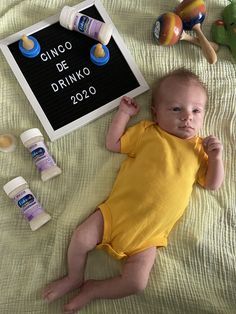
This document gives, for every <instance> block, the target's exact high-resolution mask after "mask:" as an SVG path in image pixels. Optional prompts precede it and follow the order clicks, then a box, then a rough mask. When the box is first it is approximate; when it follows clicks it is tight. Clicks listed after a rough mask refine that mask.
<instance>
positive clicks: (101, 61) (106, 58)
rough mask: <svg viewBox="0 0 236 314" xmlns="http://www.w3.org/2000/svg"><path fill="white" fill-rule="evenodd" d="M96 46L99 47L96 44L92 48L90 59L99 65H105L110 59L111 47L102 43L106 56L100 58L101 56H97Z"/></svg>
mask: <svg viewBox="0 0 236 314" xmlns="http://www.w3.org/2000/svg"><path fill="white" fill-rule="evenodd" d="M96 47H97V45H94V46H92V48H91V49H90V60H91V61H92V62H93V63H94V64H96V65H98V66H103V65H105V64H107V62H108V61H109V59H110V53H109V49H108V48H107V47H106V46H105V45H102V49H103V50H104V53H105V55H104V57H100V58H99V57H96V56H95V49H96Z"/></svg>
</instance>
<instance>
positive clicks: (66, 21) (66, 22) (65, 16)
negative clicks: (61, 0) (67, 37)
mask: <svg viewBox="0 0 236 314" xmlns="http://www.w3.org/2000/svg"><path fill="white" fill-rule="evenodd" d="M74 10H75V9H74V8H72V7H69V6H68V5H66V6H64V8H63V9H62V10H61V14H60V17H59V21H60V24H61V26H63V27H65V28H68V29H70V30H72V29H73V23H71V15H72V13H73V12H74Z"/></svg>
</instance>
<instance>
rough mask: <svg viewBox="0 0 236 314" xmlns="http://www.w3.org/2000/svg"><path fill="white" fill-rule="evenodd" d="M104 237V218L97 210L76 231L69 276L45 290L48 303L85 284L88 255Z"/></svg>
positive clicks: (70, 249) (70, 252)
mask: <svg viewBox="0 0 236 314" xmlns="http://www.w3.org/2000/svg"><path fill="white" fill-rule="evenodd" d="M102 236H103V217H102V214H101V212H100V210H97V211H96V212H95V213H93V214H92V215H91V216H89V217H88V218H87V220H85V222H84V223H82V224H81V225H80V226H79V227H78V228H77V229H76V230H75V231H74V233H73V236H72V239H71V242H70V245H69V249H68V274H67V276H65V277H63V278H62V279H59V280H57V281H54V282H52V283H51V284H49V285H48V286H47V287H46V288H45V290H44V291H43V298H44V299H45V300H46V301H48V302H51V301H54V300H56V299H58V298H60V297H61V296H63V295H64V294H66V293H68V292H69V291H71V290H73V289H76V288H79V287H80V286H81V285H82V284H83V280H84V268H85V265H86V260H87V253H88V252H89V251H91V250H92V249H94V248H95V247H96V245H97V244H98V243H100V242H101V241H102Z"/></svg>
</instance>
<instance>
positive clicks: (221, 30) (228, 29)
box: [211, 0, 236, 59]
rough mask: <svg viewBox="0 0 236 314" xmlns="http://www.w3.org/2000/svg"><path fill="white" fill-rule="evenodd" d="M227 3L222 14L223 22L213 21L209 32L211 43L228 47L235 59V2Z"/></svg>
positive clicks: (234, 0) (235, 0)
mask: <svg viewBox="0 0 236 314" xmlns="http://www.w3.org/2000/svg"><path fill="white" fill-rule="evenodd" d="M229 1H230V2H231V3H230V4H229V5H228V6H227V7H225V9H224V11H223V13H222V17H223V20H217V21H215V23H214V24H213V25H212V29H211V31H212V38H213V41H215V42H217V43H218V44H222V45H226V46H228V47H229V48H230V50H231V52H232V54H233V57H234V58H235V59H236V0H229Z"/></svg>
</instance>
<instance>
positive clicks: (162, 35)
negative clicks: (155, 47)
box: [153, 12, 183, 46]
mask: <svg viewBox="0 0 236 314" xmlns="http://www.w3.org/2000/svg"><path fill="white" fill-rule="evenodd" d="M182 31H183V23H182V21H181V19H180V17H179V16H178V15H176V14H175V13H173V12H167V13H164V14H162V15H160V16H159V17H158V19H157V20H156V22H155V23H154V26H153V36H154V39H155V40H156V41H157V43H158V44H159V45H161V46H172V45H175V44H176V43H177V42H178V41H179V40H180V37H181V34H182Z"/></svg>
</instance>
